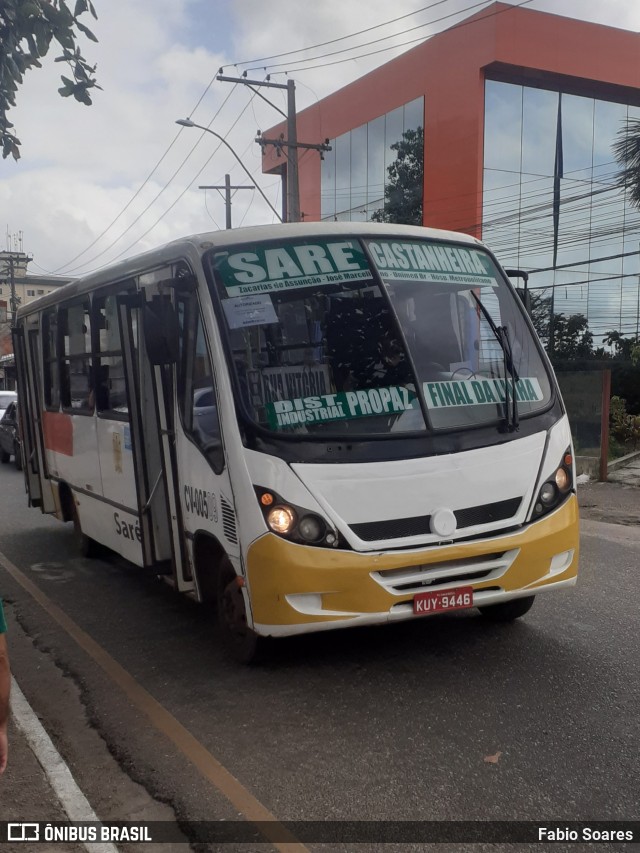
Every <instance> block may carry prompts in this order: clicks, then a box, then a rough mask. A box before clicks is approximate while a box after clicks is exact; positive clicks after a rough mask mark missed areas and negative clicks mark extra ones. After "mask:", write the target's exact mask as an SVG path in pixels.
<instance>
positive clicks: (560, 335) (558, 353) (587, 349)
mask: <svg viewBox="0 0 640 853" xmlns="http://www.w3.org/2000/svg"><path fill="white" fill-rule="evenodd" d="M549 335H550V339H549V355H550V357H551V359H552V360H554V359H557V360H559V361H569V360H570V359H580V358H592V357H593V355H594V351H593V333H592V332H590V331H589V321H588V320H587V318H586V317H585V316H584V314H570V315H569V316H568V317H567V316H566V315H565V314H554V315H553V324H552V329H551V330H550V333H549Z"/></svg>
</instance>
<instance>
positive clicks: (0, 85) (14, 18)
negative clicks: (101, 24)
mask: <svg viewBox="0 0 640 853" xmlns="http://www.w3.org/2000/svg"><path fill="white" fill-rule="evenodd" d="M85 12H89V13H90V14H91V15H92V16H93V17H94V18H96V17H97V15H96V12H95V9H94V7H93V4H92V3H91V2H90V0H76V3H75V7H74V10H73V12H72V11H71V9H70V8H69V6H68V5H67V3H66V2H65V0H0V145H1V146H2V156H3V158H6V157H8V156H9V155H11V156H12V157H13V158H14V160H18V159H19V157H20V140H19V139H18V137H17V136H16V135H15V133H14V132H13V124H12V123H11V122H10V121H9V119H8V117H7V113H8V111H9V109H10V108H11V107H15V105H16V94H17V92H18V87H19V86H20V84H21V83H22V82H23V79H24V75H25V73H26V72H27V71H29V69H31V68H41V67H42V64H41V62H40V60H41V59H42V57H44V56H46V55H47V53H48V52H49V49H50V47H51V44H52V42H57V44H58V45H59V46H60V48H61V49H62V53H61V54H60V56H57V57H56V60H55V61H56V62H65V63H66V64H67V65H68V66H69V69H70V72H71V75H72V76H71V77H65V76H64V74H63V75H61V79H62V84H63V85H62V86H61V87H60V88H59V89H58V92H59V93H60V94H61V95H62V97H64V98H68V97H70V96H73V97H74V98H75V99H76V100H77V101H80V102H81V103H83V104H87V105H90V104H91V96H90V94H89V92H90V90H91V89H93V88H100V87H99V86H98V84H97V83H96V80H95V76H94V75H95V70H96V67H95V65H94V66H91V65H89V64H88V62H87V61H86V60H85V58H84V57H83V56H82V53H81V51H80V48H79V47H78V46H77V44H76V39H77V36H78V34H79V33H82V34H83V35H85V36H86V37H87V38H88V39H90V40H91V41H97V39H96V37H95V36H94V34H93V33H92V32H91V30H90V29H88V27H86V26H85V25H84V24H83V23H82V22H81V21H80V20H79V18H80V16H81V15H82V14H84V13H85Z"/></svg>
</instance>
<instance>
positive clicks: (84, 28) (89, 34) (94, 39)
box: [76, 21, 98, 42]
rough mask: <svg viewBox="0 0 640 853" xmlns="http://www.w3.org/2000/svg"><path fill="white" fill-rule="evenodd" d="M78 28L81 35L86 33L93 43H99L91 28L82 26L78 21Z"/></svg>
mask: <svg viewBox="0 0 640 853" xmlns="http://www.w3.org/2000/svg"><path fill="white" fill-rule="evenodd" d="M76 27H77V28H78V29H79V30H80V32H81V33H84V34H85V36H86V37H87V38H88V39H91V41H96V42H97V41H98V39H97V38H96V37H95V36H94V34H93V33H92V32H91V30H90V29H89V27H85V25H84V24H81V23H80V21H76Z"/></svg>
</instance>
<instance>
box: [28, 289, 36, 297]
mask: <svg viewBox="0 0 640 853" xmlns="http://www.w3.org/2000/svg"><path fill="white" fill-rule="evenodd" d="M35 295H36V292H35V290H27V296H35Z"/></svg>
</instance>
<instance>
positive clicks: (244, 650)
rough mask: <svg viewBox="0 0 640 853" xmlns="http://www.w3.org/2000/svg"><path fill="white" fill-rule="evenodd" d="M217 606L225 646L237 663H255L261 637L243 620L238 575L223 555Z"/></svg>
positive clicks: (258, 653)
mask: <svg viewBox="0 0 640 853" xmlns="http://www.w3.org/2000/svg"><path fill="white" fill-rule="evenodd" d="M217 609H218V626H219V630H220V635H221V638H222V644H223V646H224V647H225V649H226V650H227V651H228V652H229V653H230V655H231V656H232V657H233V658H234V659H235V660H236V661H238V663H257V662H258V660H259V659H261V658H262V655H263V652H264V646H265V639H264V637H259V636H258V635H257V634H256V633H255V632H254V631H252V630H251V628H250V627H249V625H248V623H247V611H246V607H245V603H244V596H243V595H242V586H241V583H240V578H239V577H238V576H237V575H236V573H235V572H234V570H233V566H232V565H231V563H230V562H229V560H228V559H226V558H225V559H224V560H223V561H222V563H221V565H220V571H219V573H218V595H217Z"/></svg>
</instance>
